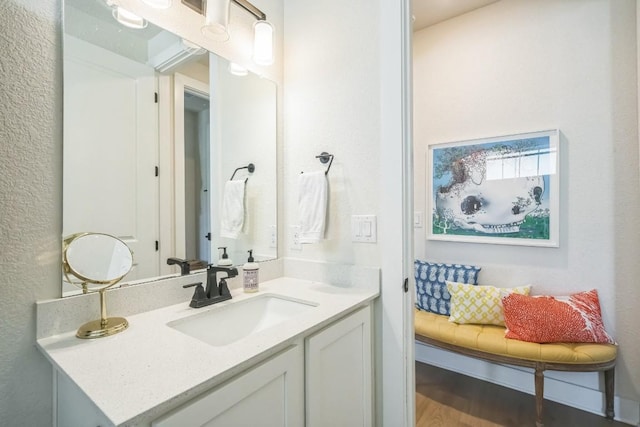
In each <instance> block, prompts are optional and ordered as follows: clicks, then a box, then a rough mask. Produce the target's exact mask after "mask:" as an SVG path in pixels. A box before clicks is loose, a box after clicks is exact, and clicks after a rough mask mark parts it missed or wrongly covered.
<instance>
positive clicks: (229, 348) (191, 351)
mask: <svg viewBox="0 0 640 427" xmlns="http://www.w3.org/2000/svg"><path fill="white" fill-rule="evenodd" d="M378 293H379V289H378V287H377V284H376V286H371V287H340V286H332V285H329V284H326V283H320V282H314V281H309V280H300V279H294V278H289V277H281V278H277V279H274V280H270V281H267V282H264V283H262V284H261V292H259V293H257V294H244V293H242V292H241V290H235V291H232V294H233V299H231V300H229V301H224V302H221V303H218V304H215V305H213V306H209V307H206V308H200V309H193V308H190V307H189V306H188V301H184V302H182V303H179V304H174V305H170V306H167V307H163V308H159V309H155V310H151V311H148V312H144V313H139V314H136V315H133V316H128V321H129V325H130V326H129V329H128V330H127V331H125V332H123V333H120V334H118V335H114V336H110V337H106V338H101V339H95V340H80V339H77V338H76V337H75V335H74V332H73V331H70V332H68V333H62V334H58V335H54V336H50V337H46V338H41V339H39V340H38V347H39V348H40V349H41V351H42V352H43V354H45V356H46V357H47V358H48V359H49V360H50V361H51V363H52V364H53V366H54V393H55V405H56V410H55V414H56V415H55V417H56V422H57V426H59V427H64V426H92V427H93V426H101V427H106V426H159V427H168V426H187V425H204V424H206V425H211V426H218V425H219V426H228V425H261V426H303V425H306V426H322V425H363V426H366V425H371V424H372V422H373V420H372V414H373V409H372V398H373V391H372V383H373V378H372V377H373V368H372V326H371V322H372V320H371V319H372V303H373V300H374V299H375V298H376V297H377V296H378Z"/></svg>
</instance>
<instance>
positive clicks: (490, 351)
mask: <svg viewBox="0 0 640 427" xmlns="http://www.w3.org/2000/svg"><path fill="white" fill-rule="evenodd" d="M504 333H505V328H504V327H502V326H493V325H459V324H457V323H453V322H449V317H448V316H443V315H439V314H433V313H429V312H426V311H422V310H417V309H416V310H415V337H416V340H418V341H420V342H423V343H425V344H429V345H432V346H434V347H439V348H442V349H445V350H449V351H453V352H456V353H460V354H463V355H465V356H471V357H475V358H478V359H483V360H487V361H489V362H495V363H503V364H508V365H515V366H524V367H527V368H533V369H534V371H535V376H534V378H535V380H534V381H535V397H536V426H538V427H542V426H543V419H542V402H543V400H544V398H543V393H544V371H545V370H552V371H569V372H598V371H604V383H605V408H606V409H605V414H606V417H607V418H608V419H613V417H614V410H613V395H614V373H615V364H616V355H617V346H615V345H612V344H591V343H552V344H537V343H531V342H525V341H519V340H512V339H508V338H505V337H504Z"/></svg>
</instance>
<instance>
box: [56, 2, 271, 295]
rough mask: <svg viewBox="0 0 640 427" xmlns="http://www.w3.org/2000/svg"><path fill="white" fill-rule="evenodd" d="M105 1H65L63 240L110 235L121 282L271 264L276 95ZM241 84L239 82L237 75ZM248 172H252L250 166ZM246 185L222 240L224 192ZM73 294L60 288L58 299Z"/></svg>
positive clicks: (263, 82)
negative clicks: (198, 263)
mask: <svg viewBox="0 0 640 427" xmlns="http://www.w3.org/2000/svg"><path fill="white" fill-rule="evenodd" d="M232 71H233V67H231V64H229V62H228V61H227V60H225V59H224V58H221V57H219V56H216V55H215V54H213V53H210V52H207V51H206V50H204V49H202V48H200V47H199V46H197V45H194V44H193V43H191V42H189V41H187V40H184V39H182V38H180V37H178V36H176V35H174V34H172V33H170V32H168V31H166V30H164V29H162V28H159V27H157V26H155V25H153V24H151V23H147V24H146V26H145V27H144V28H141V29H133V28H129V27H127V26H125V25H123V24H122V23H120V22H118V21H117V20H116V19H115V14H114V12H113V9H112V8H111V7H109V6H108V5H107V3H106V2H105V1H104V0H65V1H64V154H63V161H64V164H63V169H64V173H63V177H64V178H63V179H64V182H63V235H64V236H67V235H70V234H73V233H79V232H99V233H106V234H111V235H114V236H117V237H118V238H119V239H121V240H122V241H124V242H125V243H127V245H128V246H129V247H130V248H131V250H132V251H133V254H134V267H133V269H132V270H131V272H130V273H129V275H128V276H127V277H125V279H124V280H123V283H129V284H130V283H137V282H142V281H149V280H152V279H155V278H157V277H160V276H166V275H171V274H179V272H180V269H179V267H178V266H174V265H167V258H169V257H177V258H181V259H189V260H190V259H199V260H203V261H205V262H206V263H216V262H217V260H218V258H219V251H218V249H217V248H218V247H226V248H227V252H228V253H229V256H230V258H231V259H232V261H233V263H234V264H243V263H244V262H246V258H247V256H246V255H247V251H248V250H249V249H252V250H253V253H254V257H255V258H256V260H258V261H264V260H270V259H275V258H276V257H277V249H276V246H277V245H276V241H275V236H277V230H276V224H277V194H276V187H277V184H276V169H277V167H276V85H275V83H273V82H272V81H270V80H267V79H264V78H260V77H259V76H257V75H255V74H252V73H250V72H249V73H243V72H242V70H241V71H240V72H237V71H233V73H232ZM242 74H244V75H242ZM249 164H253V165H254V167H255V169H253V168H251V169H252V170H253V172H249V170H250V169H249V168H247V167H246V166H248V165H249ZM234 172H235V176H234V179H235V180H244V181H245V185H244V194H243V195H242V194H241V197H242V196H243V199H244V208H245V209H244V215H243V226H242V228H241V229H240V231H239V233H238V234H237V236H236V237H235V238H229V237H222V236H221V233H220V228H221V220H222V215H223V214H222V209H221V207H222V205H223V198H224V196H225V192H224V188H225V185H226V184H227V181H229V180H230V179H231V177H232V176H233V175H234ZM74 290H75V288H74V287H72V286H69V287H67V284H65V283H63V290H62V293H63V296H64V295H67V294H70V293H73V291H74Z"/></svg>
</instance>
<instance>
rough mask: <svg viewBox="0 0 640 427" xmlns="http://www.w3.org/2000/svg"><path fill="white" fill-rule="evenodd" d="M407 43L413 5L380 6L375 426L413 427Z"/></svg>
mask: <svg viewBox="0 0 640 427" xmlns="http://www.w3.org/2000/svg"><path fill="white" fill-rule="evenodd" d="M411 43H412V20H411V0H401V1H398V2H396V1H387V0H382V1H381V2H380V87H381V93H380V97H381V103H380V104H381V109H380V117H381V120H380V132H381V138H380V159H381V160H380V183H379V185H380V188H381V189H382V191H381V193H380V194H381V196H380V220H379V221H380V227H379V237H380V241H381V242H383V243H384V253H383V254H382V256H381V261H380V266H381V279H382V286H381V289H380V294H381V298H380V300H379V302H378V304H377V307H376V310H377V315H376V317H377V319H378V322H377V325H376V329H377V330H378V332H377V341H378V343H377V351H376V353H377V354H378V355H379V356H380V358H381V359H382V360H381V361H378V362H377V363H378V369H377V372H378V373H379V374H380V375H378V377H377V378H376V388H377V393H376V400H377V404H376V407H377V408H378V409H377V414H376V425H378V426H387V425H389V426H391V425H393V426H405V427H413V426H415V360H414V359H415V355H414V352H415V342H414V325H413V307H414V289H415V283H414V279H413V253H414V248H413V203H414V202H413V138H412V135H413V130H412V111H413V100H412V45H411ZM398 189H401V191H398ZM399 225H401V229H402V232H401V233H398V232H397V230H398V226H399ZM405 280H406V281H407V282H406V283H407V285H406V286H407V289H406V291H405Z"/></svg>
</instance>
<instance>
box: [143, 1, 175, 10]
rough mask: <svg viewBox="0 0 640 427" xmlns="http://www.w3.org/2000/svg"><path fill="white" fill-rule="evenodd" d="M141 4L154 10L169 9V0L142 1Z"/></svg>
mask: <svg viewBox="0 0 640 427" xmlns="http://www.w3.org/2000/svg"><path fill="white" fill-rule="evenodd" d="M142 2H143V3H145V4H148V5H149V6H151V7H153V8H155V9H168V8H170V7H171V0H142Z"/></svg>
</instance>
